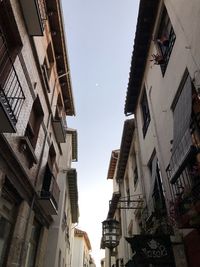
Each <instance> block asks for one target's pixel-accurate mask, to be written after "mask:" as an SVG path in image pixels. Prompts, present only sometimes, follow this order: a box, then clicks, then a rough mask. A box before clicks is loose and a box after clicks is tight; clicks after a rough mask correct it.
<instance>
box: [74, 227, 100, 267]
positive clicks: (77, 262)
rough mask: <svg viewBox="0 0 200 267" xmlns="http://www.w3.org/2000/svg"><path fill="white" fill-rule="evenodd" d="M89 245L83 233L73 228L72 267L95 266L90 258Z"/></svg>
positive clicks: (86, 236)
mask: <svg viewBox="0 0 200 267" xmlns="http://www.w3.org/2000/svg"><path fill="white" fill-rule="evenodd" d="M91 249H92V248H91V244H90V240H89V237H88V235H87V233H86V232H85V231H82V230H80V229H78V228H75V231H74V243H73V256H72V267H82V266H84V267H89V266H91V267H92V266H96V265H95V263H94V261H93V259H92V257H91V254H90V252H91Z"/></svg>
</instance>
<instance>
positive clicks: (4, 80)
mask: <svg viewBox="0 0 200 267" xmlns="http://www.w3.org/2000/svg"><path fill="white" fill-rule="evenodd" d="M24 100H25V95H24V93H23V90H22V86H21V83H20V81H19V78H18V75H17V72H16V69H15V67H14V64H13V61H12V59H11V56H10V54H9V49H8V46H7V44H6V39H5V37H4V35H3V32H2V31H1V30H0V101H1V103H2V105H3V107H4V109H5V110H6V112H7V114H8V115H9V117H10V119H11V120H12V122H13V124H14V125H16V123H17V120H18V117H19V114H20V111H21V109H22V105H23V103H24Z"/></svg>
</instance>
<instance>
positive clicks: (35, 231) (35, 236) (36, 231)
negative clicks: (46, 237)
mask: <svg viewBox="0 0 200 267" xmlns="http://www.w3.org/2000/svg"><path fill="white" fill-rule="evenodd" d="M40 230H41V227H40V225H39V224H38V223H37V222H34V223H33V225H32V231H31V237H30V241H29V244H28V251H27V258H26V264H25V267H34V266H35V260H36V254H37V247H38V243H39V237H40Z"/></svg>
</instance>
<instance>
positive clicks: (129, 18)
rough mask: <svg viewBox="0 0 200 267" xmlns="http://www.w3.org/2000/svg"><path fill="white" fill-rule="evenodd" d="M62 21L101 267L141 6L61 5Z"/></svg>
mask: <svg viewBox="0 0 200 267" xmlns="http://www.w3.org/2000/svg"><path fill="white" fill-rule="evenodd" d="M62 2H63V15H64V21H65V31H66V40H67V48H68V55H69V63H70V70H71V79H72V88H73V94H74V102H75V109H76V117H72V118H70V117H68V120H67V121H68V127H70V128H75V129H77V131H78V162H77V163H74V164H73V167H75V168H76V169H77V172H78V191H79V209H80V218H79V225H78V227H79V228H80V229H81V230H83V231H86V232H87V234H88V236H89V239H90V242H91V246H92V253H91V254H92V256H93V258H94V259H95V263H96V265H97V267H99V266H100V259H101V258H103V257H104V251H103V250H100V240H101V235H102V226H101V222H102V221H103V220H105V219H106V216H107V213H108V208H109V200H110V199H111V197H112V182H111V181H108V180H107V179H106V177H107V172H108V166H109V161H110V155H111V151H112V150H114V149H118V148H119V147H120V143H121V136H122V130H123V123H124V120H125V119H127V117H125V115H124V105H125V97H126V91H127V84H128V78H129V71H130V64H131V56H132V50H133V43H134V37H135V27H136V20H137V12H138V0H63V1H62Z"/></svg>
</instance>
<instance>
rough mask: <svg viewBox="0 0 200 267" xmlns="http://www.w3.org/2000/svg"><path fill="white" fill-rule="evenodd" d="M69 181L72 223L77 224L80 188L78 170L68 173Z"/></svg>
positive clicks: (71, 170)
mask: <svg viewBox="0 0 200 267" xmlns="http://www.w3.org/2000/svg"><path fill="white" fill-rule="evenodd" d="M67 180H68V186H69V197H70V203H71V216H72V223H77V222H78V217H79V207H78V186H77V172H76V169H70V170H68V171H67Z"/></svg>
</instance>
